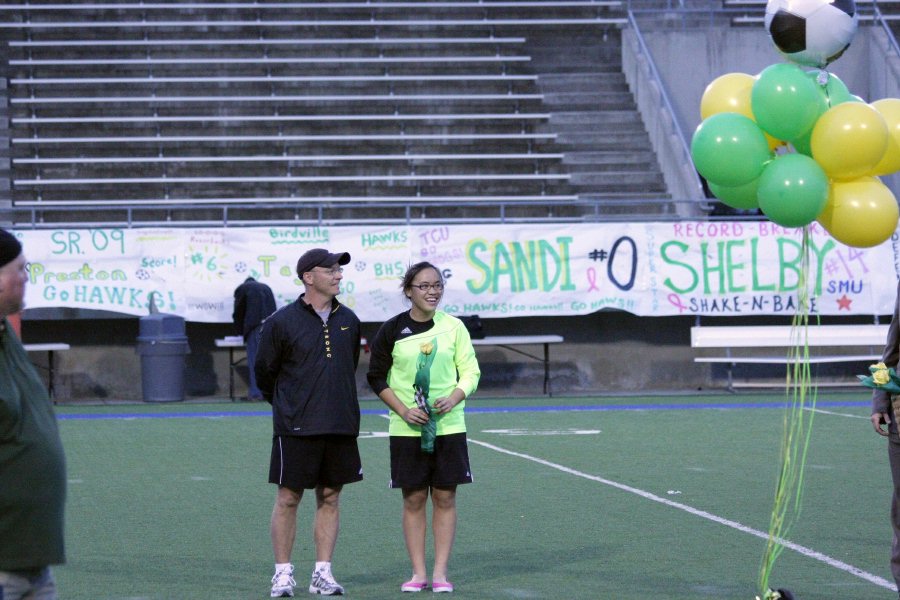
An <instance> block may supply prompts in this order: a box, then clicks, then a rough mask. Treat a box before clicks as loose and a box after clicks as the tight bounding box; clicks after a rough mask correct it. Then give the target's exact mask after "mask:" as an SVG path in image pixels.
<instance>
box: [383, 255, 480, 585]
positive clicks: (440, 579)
mask: <svg viewBox="0 0 900 600" xmlns="http://www.w3.org/2000/svg"><path fill="white" fill-rule="evenodd" d="M401 287H402V289H403V294H404V296H406V297H407V298H408V299H409V301H410V304H411V307H410V309H409V310H408V311H405V312H402V313H400V314H399V315H396V316H394V317H392V318H391V319H389V320H387V321H386V322H385V323H384V324H383V325H382V326H381V328H380V329H379V330H378V334H377V335H376V336H375V340H374V342H373V343H372V358H371V361H370V363H369V372H368V380H369V385H371V386H372V389H373V390H374V391H375V393H376V394H378V397H379V398H381V400H382V401H383V402H384V403H385V404H387V406H388V407H389V408H390V409H391V422H390V428H389V433H390V446H391V487H393V488H400V489H401V490H402V492H403V537H404V539H405V541H406V549H407V551H408V552H409V558H410V561H411V562H412V571H413V572H412V578H411V579H410V580H409V581H407V582H405V583H403V584H402V585H401V586H400V589H401V591H404V592H419V591H422V590H425V589H427V588H428V585H429V584H428V576H427V571H426V567H425V533H426V527H427V520H426V505H427V501H428V496H429V495H430V496H431V503H432V510H433V515H432V528H433V535H434V567H433V569H432V572H431V588H432V590H433V591H435V592H452V591H453V584H451V583H450V582H449V581H448V579H447V564H448V562H449V559H450V551H451V549H452V548H453V539H454V537H455V535H456V487H457V485H459V484H463V483H471V482H472V472H471V469H470V468H469V454H468V449H467V446H466V422H465V416H464V409H465V399H466V397H467V396H469V395H471V394H472V392H474V391H475V388H476V387H477V386H478V380H479V378H480V376H481V371H480V369H479V368H478V361H477V360H476V358H475V349H474V348H473V347H472V341H471V339H470V338H469V332H468V331H467V330H466V328H465V325H463V323H462V321H460V320H459V319H457V318H456V317H453V316H450V315H448V314H447V313H445V312H443V311H439V310H438V305H439V304H440V302H441V298H442V297H443V295H444V279H443V277H442V276H441V272H440V271H439V270H438V268H437V267H435V266H434V265H432V264H431V263H428V262H421V263H417V264H415V265H413V266H411V267H410V268H409V269H408V270H407V271H406V274H405V275H404V276H403V282H402V284H401ZM430 431H431V432H433V433H429V432H430ZM432 436H433V437H432Z"/></svg>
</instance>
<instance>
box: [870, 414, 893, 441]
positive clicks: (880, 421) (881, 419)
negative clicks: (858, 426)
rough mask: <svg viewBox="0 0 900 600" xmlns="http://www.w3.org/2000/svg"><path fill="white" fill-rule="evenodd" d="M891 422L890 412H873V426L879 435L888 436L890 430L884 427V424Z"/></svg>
mask: <svg viewBox="0 0 900 600" xmlns="http://www.w3.org/2000/svg"><path fill="white" fill-rule="evenodd" d="M890 422H891V415H889V414H888V413H873V414H872V427H874V428H875V433H877V434H878V435H883V436H885V437H887V436H888V430H887V429H886V428H885V429H882V425H888V424H889V423H890Z"/></svg>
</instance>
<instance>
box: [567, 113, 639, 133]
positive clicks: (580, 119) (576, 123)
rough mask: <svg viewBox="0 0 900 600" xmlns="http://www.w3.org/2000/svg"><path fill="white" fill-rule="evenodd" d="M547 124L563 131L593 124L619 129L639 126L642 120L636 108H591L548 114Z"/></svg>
mask: <svg viewBox="0 0 900 600" xmlns="http://www.w3.org/2000/svg"><path fill="white" fill-rule="evenodd" d="M549 125H550V126H551V127H555V128H558V129H559V130H560V131H565V130H567V129H572V128H582V127H584V126H594V127H603V128H610V129H615V130H620V129H623V128H628V127H634V126H640V128H641V129H643V126H644V124H643V120H642V119H641V115H640V114H639V113H638V112H637V111H636V110H593V111H567V112H554V113H552V114H551V115H550V120H549Z"/></svg>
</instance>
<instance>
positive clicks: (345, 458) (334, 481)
mask: <svg viewBox="0 0 900 600" xmlns="http://www.w3.org/2000/svg"><path fill="white" fill-rule="evenodd" d="M362 478H363V472H362V461H361V460H360V458H359V448H358V446H357V445H356V437H354V436H349V435H312V436H304V437H295V436H288V435H284V436H275V437H274V438H272V458H271V462H270V464H269V483H275V484H278V485H280V486H284V487H286V488H289V489H292V490H303V489H306V490H309V489H313V488H315V487H317V486H320V485H323V486H326V487H337V486H339V485H343V484H345V483H353V482H354V481H360V480H361V479H362Z"/></svg>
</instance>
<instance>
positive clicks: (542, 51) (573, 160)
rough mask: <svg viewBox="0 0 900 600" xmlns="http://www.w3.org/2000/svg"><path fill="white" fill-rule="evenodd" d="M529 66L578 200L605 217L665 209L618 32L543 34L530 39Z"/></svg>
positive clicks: (661, 183)
mask: <svg viewBox="0 0 900 600" xmlns="http://www.w3.org/2000/svg"><path fill="white" fill-rule="evenodd" d="M528 51H529V52H530V54H531V58H532V60H531V64H532V68H534V69H535V71H536V72H537V73H538V81H537V83H538V88H539V90H540V91H541V93H542V94H544V109H545V110H546V111H548V112H549V113H550V118H549V119H548V121H547V122H546V123H544V124H541V125H540V126H539V128H538V130H539V131H542V130H546V131H553V132H554V133H556V134H557V136H558V137H557V139H556V144H555V148H556V149H557V150H559V151H561V152H563V160H562V164H563V166H564V167H565V169H566V171H567V172H568V173H569V174H570V175H571V178H570V180H569V187H570V189H572V191H573V192H574V193H576V194H577V195H578V196H579V198H582V199H599V200H600V201H601V202H602V204H603V212H604V214H605V215H612V214H631V215H634V213H635V209H634V205H635V203H636V201H642V202H641V204H642V207H641V208H640V211H641V213H643V214H644V215H647V216H650V215H655V214H665V213H666V211H667V210H668V208H669V204H668V203H667V202H666V199H668V198H669V195H668V194H667V192H666V187H665V182H664V181H663V177H662V173H661V171H660V168H659V165H658V163H657V160H656V155H655V153H654V152H653V149H652V147H651V144H650V139H649V136H648V135H647V131H646V129H645V127H644V123H643V121H642V119H641V116H640V113H639V112H638V110H637V106H636V105H635V103H634V98H633V96H632V94H631V92H630V91H629V89H628V85H627V83H626V82H625V76H624V74H623V73H622V60H621V56H622V55H621V39H620V32H619V30H618V29H609V30H606V31H604V32H602V33H601V34H600V35H598V34H597V33H595V34H594V35H590V34H580V35H572V32H564V31H544V32H539V33H537V34H535V35H533V36H531V37H529V39H528Z"/></svg>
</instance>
